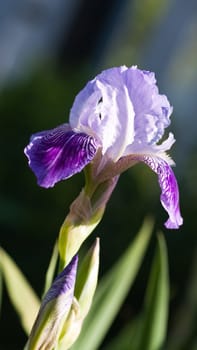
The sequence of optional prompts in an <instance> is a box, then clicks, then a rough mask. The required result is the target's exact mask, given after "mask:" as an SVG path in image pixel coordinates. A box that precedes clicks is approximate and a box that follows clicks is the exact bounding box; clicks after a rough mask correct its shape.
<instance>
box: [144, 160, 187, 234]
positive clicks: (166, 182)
mask: <svg viewBox="0 0 197 350" xmlns="http://www.w3.org/2000/svg"><path fill="white" fill-rule="evenodd" d="M139 160H141V161H143V162H144V163H146V164H147V165H148V166H149V167H150V168H151V169H152V170H153V171H154V172H155V173H156V174H157V175H158V181H159V185H160V188H161V196H160V200H161V204H162V205H163V207H164V209H165V210H166V211H167V212H168V215H169V219H168V220H167V221H166V223H165V226H166V227H167V228H171V229H176V228H179V226H180V225H182V223H183V219H182V217H181V214H180V208H179V189H178V184H177V181H176V178H175V175H174V173H173V171H172V169H171V167H170V166H169V165H168V163H167V162H166V161H164V160H163V159H161V158H159V157H152V156H143V157H140V159H139Z"/></svg>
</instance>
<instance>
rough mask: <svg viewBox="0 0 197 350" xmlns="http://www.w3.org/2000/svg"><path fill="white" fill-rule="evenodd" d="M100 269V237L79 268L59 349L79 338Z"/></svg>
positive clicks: (66, 346)
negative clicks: (73, 295)
mask: <svg viewBox="0 0 197 350" xmlns="http://www.w3.org/2000/svg"><path fill="white" fill-rule="evenodd" d="M98 270H99V239H98V238H97V239H96V242H95V244H94V245H93V246H92V247H91V249H90V250H89V252H88V254H87V255H86V257H85V258H84V261H83V262H82V265H81V266H80V268H79V271H78V275H77V280H76V287H75V298H74V299H73V304H72V307H71V310H70V312H69V315H68V317H67V319H66V322H65V324H64V327H63V329H62V332H61V335H60V341H59V344H58V349H60V350H66V349H69V348H70V346H71V345H72V344H73V343H74V342H75V341H76V339H77V338H78V336H79V334H80V331H81V327H82V325H83V321H84V319H85V317H86V315H87V313H88V311H89V309H90V306H91V304H92V299H93V296H94V293H95V289H96V285H97V280H98Z"/></svg>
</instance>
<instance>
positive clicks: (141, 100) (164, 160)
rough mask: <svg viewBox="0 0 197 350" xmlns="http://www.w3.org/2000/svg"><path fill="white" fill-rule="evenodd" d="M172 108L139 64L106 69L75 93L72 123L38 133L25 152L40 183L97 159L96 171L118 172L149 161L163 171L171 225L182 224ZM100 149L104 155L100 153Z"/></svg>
mask: <svg viewBox="0 0 197 350" xmlns="http://www.w3.org/2000/svg"><path fill="white" fill-rule="evenodd" d="M171 113H172V107H171V106H170V104H169V101H168V99H167V97H166V96H165V95H161V94H159V90H158V87H157V85H156V79H155V75H154V73H152V72H149V71H145V70H140V69H138V68H137V67H136V66H132V67H130V68H127V67H126V66H121V67H115V68H111V69H107V70H105V71H103V72H101V73H100V74H99V75H97V76H96V77H95V78H94V79H93V80H91V81H89V82H88V83H87V85H86V86H85V87H84V88H83V89H82V90H81V91H80V92H79V94H78V95H77V96H76V98H75V100H74V103H73V106H72V108H71V111H70V117H69V123H65V124H62V125H60V126H58V127H56V128H55V129H52V130H48V131H42V132H39V133H37V134H34V135H33V136H32V137H31V139H30V143H29V145H28V146H27V147H26V148H25V154H26V155H27V157H28V160H29V166H30V168H31V169H32V170H33V172H34V173H35V175H36V177H37V180H38V184H39V185H40V186H43V187H46V188H47V187H53V186H54V184H55V183H56V182H58V181H60V180H64V179H67V178H69V177H70V176H72V175H74V174H75V173H78V172H80V171H81V170H82V169H83V168H84V167H86V165H87V164H89V163H90V164H91V163H93V162H95V159H97V162H96V167H97V170H96V173H95V176H97V177H99V174H100V175H101V174H102V176H100V178H101V177H103V179H104V178H106V177H108V178H109V177H110V176H111V177H113V176H115V175H119V174H120V173H121V172H122V171H123V170H125V169H127V168H129V167H130V166H132V165H133V164H134V163H136V162H144V163H145V164H146V165H148V166H149V167H150V168H151V169H152V170H153V171H154V172H155V173H156V174H157V176H158V182H159V185H160V188H161V196H160V200H161V203H162V205H163V207H164V208H165V210H166V211H167V212H168V215H169V219H168V220H167V221H166V223H165V226H166V227H167V228H171V229H173V228H178V227H179V226H180V225H181V224H182V221H183V220H182V217H181V214H180V209H179V190H178V185H177V181H176V178H175V175H174V173H173V171H172V169H171V166H172V165H174V162H173V160H172V159H171V158H170V157H169V156H168V155H167V154H166V151H168V150H169V149H170V148H171V146H172V145H173V143H174V142H175V139H174V136H173V134H172V133H169V135H168V137H167V139H166V140H165V141H163V136H164V132H165V128H167V127H168V126H169V124H170V115H171ZM98 154H100V157H98Z"/></svg>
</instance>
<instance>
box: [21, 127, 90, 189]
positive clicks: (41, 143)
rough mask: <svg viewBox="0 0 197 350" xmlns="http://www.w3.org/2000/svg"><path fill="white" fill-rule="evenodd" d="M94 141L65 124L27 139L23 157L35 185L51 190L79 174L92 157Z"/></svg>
mask: <svg viewBox="0 0 197 350" xmlns="http://www.w3.org/2000/svg"><path fill="white" fill-rule="evenodd" d="M96 150H97V142H96V140H95V139H94V138H93V137H92V136H89V135H87V134H85V133H82V132H74V131H72V130H71V128H70V127H69V125H68V124H63V125H60V126H59V127H57V128H55V129H52V130H48V131H43V132H40V133H37V134H35V135H33V136H32V137H31V140H30V143H29V145H28V146H27V147H26V148H25V154H26V156H27V157H28V160H29V166H30V168H31V169H32V171H33V172H34V173H35V175H36V177H37V180H38V184H39V185H40V186H42V187H46V188H48V187H53V186H54V184H55V183H56V182H58V181H60V180H63V179H66V178H68V177H70V176H72V175H74V174H75V173H78V172H80V171H81V170H82V169H83V168H84V167H85V166H86V165H87V164H88V163H89V162H90V161H91V160H92V159H93V157H94V155H95V153H96Z"/></svg>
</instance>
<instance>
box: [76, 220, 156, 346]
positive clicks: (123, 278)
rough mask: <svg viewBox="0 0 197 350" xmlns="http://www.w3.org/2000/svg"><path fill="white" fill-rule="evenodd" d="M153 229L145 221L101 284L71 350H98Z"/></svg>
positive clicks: (133, 276) (137, 266) (147, 221)
mask: <svg viewBox="0 0 197 350" xmlns="http://www.w3.org/2000/svg"><path fill="white" fill-rule="evenodd" d="M152 228H153V223H152V221H150V220H146V221H145V223H144V225H143V227H142V229H141V230H140V232H139V233H138V235H137V237H136V238H135V240H134V241H133V242H132V244H131V245H130V246H129V247H128V249H127V250H126V252H125V253H124V255H123V256H122V257H121V258H120V259H119V261H118V262H117V263H116V264H115V265H114V267H113V268H112V269H111V271H109V272H108V273H107V274H106V275H105V277H104V278H103V279H102V281H101V282H100V284H99V287H98V290H97V292H96V296H95V300H94V302H93V305H92V308H91V310H90V312H89V314H88V316H87V319H86V320H85V323H84V326H83V329H82V332H81V334H80V336H79V339H78V340H77V342H76V343H75V344H74V346H73V347H72V350H95V349H98V347H99V345H100V344H101V342H102V341H103V339H104V337H105V335H106V333H107V331H108V329H109V328H110V326H111V324H112V322H113V320H114V319H115V317H116V315H117V313H118V311H119V309H120V306H121V304H122V303H123V301H124V299H125V297H126V295H127V293H128V291H129V289H130V287H131V284H132V283H133V281H134V279H135V277H136V274H137V272H138V270H139V267H140V264H141V262H142V259H143V257H144V254H145V251H146V248H147V245H148V242H149V239H150V237H151V232H152Z"/></svg>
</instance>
